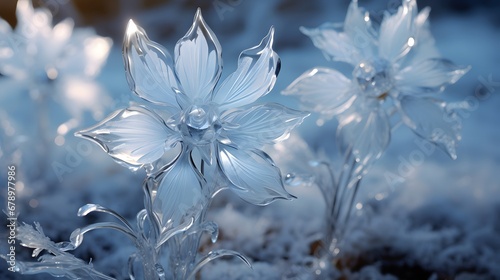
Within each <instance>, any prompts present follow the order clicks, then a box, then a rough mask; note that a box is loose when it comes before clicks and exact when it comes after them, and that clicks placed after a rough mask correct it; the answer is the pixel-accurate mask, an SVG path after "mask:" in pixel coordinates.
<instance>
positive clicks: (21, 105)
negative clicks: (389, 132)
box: [0, 0, 500, 279]
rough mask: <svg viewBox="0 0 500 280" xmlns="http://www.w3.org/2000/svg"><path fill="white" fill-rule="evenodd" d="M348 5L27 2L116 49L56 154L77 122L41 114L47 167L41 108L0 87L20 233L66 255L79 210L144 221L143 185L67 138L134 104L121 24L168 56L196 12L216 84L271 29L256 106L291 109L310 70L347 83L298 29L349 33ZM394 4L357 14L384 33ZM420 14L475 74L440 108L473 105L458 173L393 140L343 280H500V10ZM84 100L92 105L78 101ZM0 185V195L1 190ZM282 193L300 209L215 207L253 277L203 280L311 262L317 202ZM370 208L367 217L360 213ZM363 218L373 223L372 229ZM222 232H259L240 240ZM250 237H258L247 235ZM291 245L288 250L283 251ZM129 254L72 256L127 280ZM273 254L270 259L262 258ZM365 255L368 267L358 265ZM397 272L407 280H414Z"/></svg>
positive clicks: (447, 8) (449, 52)
mask: <svg viewBox="0 0 500 280" xmlns="http://www.w3.org/2000/svg"><path fill="white" fill-rule="evenodd" d="M349 3H350V2H349V1H347V0H338V1H331V0H314V1H299V0H269V1H249V0H209V1H201V0H198V1H196V0H188V1H181V0H170V1H167V0H144V1H141V0H137V1H132V0H106V1H102V0H33V4H34V6H35V7H45V8H47V9H48V10H50V12H51V13H52V14H53V16H54V24H55V23H57V22H60V21H61V20H63V19H65V18H68V17H71V18H73V19H74V21H75V26H76V27H77V28H87V27H90V28H94V29H95V30H96V32H97V34H98V35H100V36H105V37H109V38H111V39H112V40H113V47H112V49H111V52H110V55H109V58H108V61H107V63H106V64H105V66H104V68H103V69H102V71H101V74H100V75H99V76H98V77H97V78H96V80H95V83H96V85H98V89H96V87H87V88H85V90H87V94H89V95H92V96H93V99H92V100H93V101H92V102H94V103H93V104H95V106H94V107H95V108H99V113H98V114H96V113H95V112H94V111H93V110H92V109H90V110H88V111H86V112H85V113H84V114H83V117H82V120H81V122H80V123H79V124H78V126H75V127H71V128H70V129H69V130H68V131H65V133H64V141H62V142H61V138H59V140H56V139H57V136H58V135H60V133H58V128H59V127H60V124H61V123H64V122H66V121H67V120H68V119H70V118H71V117H70V116H68V113H66V112H64V110H62V109H60V104H58V103H57V102H55V103H53V104H52V103H51V104H50V105H49V106H48V107H47V108H48V110H49V115H50V122H51V125H50V126H49V128H48V130H49V132H48V134H49V135H51V136H50V137H51V138H50V139H52V140H53V141H52V142H49V143H45V144H44V145H45V146H44V147H46V149H47V151H48V152H47V153H46V154H45V155H44V156H40V154H39V153H38V152H35V151H33V150H32V149H31V148H32V147H33V146H34V145H38V144H34V143H36V142H37V132H36V131H37V128H36V126H35V125H34V121H33V120H34V119H36V116H37V115H36V114H35V112H36V104H33V101H32V100H31V99H30V98H29V95H27V94H25V93H22V92H20V89H19V88H20V87H18V84H16V83H14V82H12V81H11V80H10V79H9V78H8V77H2V76H0V122H2V123H3V125H2V126H1V127H2V129H3V130H4V132H3V136H2V134H1V133H0V141H1V142H0V144H1V145H2V146H1V150H0V152H2V151H3V153H0V160H1V166H2V168H3V167H4V166H6V165H8V164H11V162H12V161H13V160H16V157H17V158H22V159H18V160H19V161H18V162H19V170H21V171H22V173H21V175H20V176H21V178H19V180H20V181H21V183H20V184H18V185H17V186H18V200H17V206H18V209H19V211H20V216H19V219H20V220H22V221H25V222H28V223H31V222H33V221H39V222H40V223H41V225H42V226H43V227H44V229H45V231H46V234H47V235H48V236H50V237H51V238H52V239H53V240H57V241H62V240H67V239H68V237H69V234H70V233H71V231H72V230H73V229H75V228H76V227H79V226H82V225H84V224H86V223H89V222H94V221H96V220H99V219H100V218H99V217H94V216H92V217H89V218H78V217H76V212H77V209H78V208H79V207H80V206H82V205H83V204H85V203H99V204H102V205H105V206H107V207H109V208H112V209H114V210H116V211H117V212H119V213H121V214H122V215H123V216H125V217H126V218H128V219H129V220H133V219H134V218H135V214H136V213H137V212H138V211H139V210H140V209H141V208H142V198H140V199H138V197H142V193H141V188H140V187H141V184H142V180H143V178H144V176H145V174H144V173H143V172H141V171H139V172H137V173H132V172H130V171H128V170H127V169H125V168H124V167H121V166H119V165H118V164H116V163H115V162H113V160H112V159H111V158H110V157H109V156H107V155H106V154H105V153H104V152H103V151H102V150H101V149H99V148H98V147H97V146H96V145H94V144H88V143H86V142H85V141H83V140H81V139H77V138H75V137H73V136H72V135H73V133H74V131H77V130H79V129H83V128H87V127H89V126H91V125H94V124H95V123H97V122H98V121H100V120H102V119H103V118H104V116H107V115H109V114H110V113H111V112H113V111H114V110H117V109H120V108H125V107H127V104H128V103H129V101H133V100H135V99H134V97H132V93H131V92H130V90H129V88H128V85H127V82H126V80H125V72H124V68H123V62H122V57H121V43H122V38H123V34H124V31H125V27H126V23H127V21H128V20H129V19H133V20H134V21H135V22H136V24H138V25H140V26H142V27H143V28H144V29H145V30H146V31H147V33H148V35H149V37H150V38H151V39H152V40H154V41H157V42H159V43H160V44H162V45H164V46H165V47H166V48H167V49H168V50H169V51H171V52H172V50H173V48H174V46H175V43H176V42H177V40H178V39H179V38H181V37H182V36H183V35H184V34H185V33H186V31H187V30H188V29H189V27H190V25H191V23H192V19H193V16H194V14H195V11H196V9H197V8H198V7H200V8H201V9H202V13H203V16H204V18H205V21H206V22H207V23H208V25H209V26H210V27H211V29H212V30H213V31H214V33H215V34H216V35H217V37H218V39H219V41H220V43H221V46H222V49H223V60H224V72H223V75H222V79H224V77H226V76H227V75H229V74H230V73H232V72H233V71H234V70H235V69H236V63H237V57H238V55H239V53H240V52H241V51H242V50H244V49H246V48H249V47H252V46H255V45H257V44H258V43H259V42H260V40H261V39H262V38H263V37H264V36H265V35H266V34H267V32H268V30H269V28H270V27H271V26H274V27H275V28H276V35H275V44H274V49H275V51H276V52H277V53H278V54H279V55H280V57H281V60H282V67H281V72H280V75H279V77H278V81H277V83H276V85H275V87H274V90H273V91H272V92H271V93H270V94H269V95H268V96H266V97H265V98H264V100H265V101H273V102H280V103H283V104H285V105H287V106H289V107H292V108H298V107H299V105H298V103H297V102H296V101H295V100H293V99H292V98H289V97H285V96H282V95H280V91H282V90H283V89H284V88H286V87H287V86H288V85H289V84H290V83H291V82H292V81H293V80H294V79H295V78H296V77H298V76H299V75H300V74H302V73H303V72H305V71H306V70H308V69H310V68H312V67H316V66H324V67H331V68H337V69H340V70H341V71H343V72H344V73H346V75H350V71H351V70H352V69H350V68H349V67H347V66H346V65H343V64H341V63H334V62H330V61H327V60H326V59H325V58H324V57H323V55H322V53H321V51H319V50H318V49H316V48H315V47H314V46H313V45H312V43H311V41H310V40H309V38H307V37H306V36H305V35H303V34H301V33H300V31H299V27H300V26H305V27H316V26H318V25H320V24H322V23H324V22H328V21H330V22H343V20H344V17H345V14H346V11H347V7H348V5H349ZM400 4H401V1H397V0H387V1H374V0H360V1H359V5H360V6H362V7H365V8H366V9H367V10H369V11H370V12H371V13H372V15H373V16H374V19H375V20H377V19H378V20H380V19H381V18H382V15H383V12H384V11H389V12H394V11H396V9H397V7H398V6H399V5H400ZM418 6H419V8H420V9H422V8H423V7H426V6H430V7H431V14H430V23H431V32H432V34H433V35H434V37H435V39H436V44H437V47H438V49H439V51H440V52H441V54H442V56H443V57H444V58H448V59H450V60H451V61H453V62H454V63H456V64H458V65H471V66H472V69H471V71H470V72H469V73H467V74H466V75H465V76H464V77H463V78H462V79H461V80H459V81H458V82H457V83H456V84H454V85H452V86H449V87H448V88H447V90H446V91H445V92H444V93H442V95H440V96H439V97H440V98H443V99H445V100H447V101H458V102H461V101H469V102H472V103H473V104H474V106H473V107H471V108H470V109H469V110H466V111H463V112H461V113H460V117H461V120H462V126H463V132H462V135H463V137H462V142H461V143H460V144H459V148H458V155H459V158H458V159H457V160H455V161H452V160H451V159H449V158H448V157H447V156H446V154H445V153H444V152H442V151H439V150H436V151H435V152H432V153H430V154H429V155H427V154H426V156H425V158H423V159H422V160H418V161H415V159H414V158H412V155H413V154H415V151H419V149H421V148H420V146H419V145H418V144H417V143H416V142H415V141H414V139H415V137H414V135H413V134H412V132H411V131H409V129H407V128H405V127H399V128H398V129H397V130H396V131H395V132H393V137H392V141H391V144H390V146H389V149H388V150H387V152H386V153H385V154H384V156H383V157H382V158H381V159H380V160H379V161H378V162H377V163H376V164H375V165H374V167H373V168H372V170H371V171H370V173H369V174H368V175H367V177H366V179H365V181H364V182H363V184H362V187H361V189H362V191H361V194H360V195H359V203H361V205H364V204H365V203H367V201H368V202H370V201H372V203H375V202H373V201H374V200H373V198H374V197H377V194H382V197H383V198H386V199H383V200H382V199H380V200H382V201H378V202H376V203H375V204H370V203H367V204H366V205H367V207H365V208H363V207H360V208H359V209H358V210H360V213H361V212H362V211H365V212H364V213H365V215H361V214H360V216H363V217H362V218H359V221H363V222H359V223H356V222H354V223H353V225H352V227H353V229H352V232H353V234H352V235H351V236H352V238H351V239H350V241H349V242H351V243H352V244H351V245H352V248H353V249H351V255H352V258H353V259H355V260H357V262H356V264H357V266H356V265H355V266H353V267H352V268H351V269H352V271H353V273H354V274H352V275H353V279H355V275H357V276H359V277H361V276H360V275H364V274H363V273H367V274H366V275H369V274H370V273H375V274H373V275H379V276H382V275H386V276H387V275H392V276H394V277H396V278H399V279H429V278H431V277H434V278H432V279H454V277H457V278H456V279H498V278H500V267H499V266H500V265H499V264H500V255H499V254H500V183H499V182H500V172H499V171H500V148H499V145H500V127H499V120H500V109H499V108H500V97H499V96H498V95H499V93H500V71H499V67H500V51H499V50H500V16H499V15H500V1H495V0H479V1H472V0H458V1H452V0H445V1H430V0H425V1H418ZM15 8H16V1H15V0H2V1H0V17H2V18H3V19H5V20H6V21H7V22H8V23H9V24H11V26H12V27H15V26H16V15H15ZM82 94H86V93H85V91H84V92H83V93H82ZM71 106H72V105H71V104H69V107H71ZM316 119H317V116H315V115H312V116H311V117H309V118H308V119H307V120H306V121H305V123H304V124H303V125H302V126H301V127H300V128H299V129H298V131H299V134H300V135H301V137H302V138H304V140H305V141H306V142H307V146H308V148H309V149H310V150H312V151H318V150H319V151H326V152H327V153H328V154H334V155H335V149H336V148H335V126H336V122H335V121H333V120H332V121H330V122H327V123H326V124H325V125H324V126H322V127H318V126H316V123H315V122H316ZM7 123H8V124H7ZM9 129H10V130H9ZM9 131H11V133H9ZM12 131H13V132H12ZM9 151H10V155H9ZM12 155H14V156H12ZM16 155H17V156H16ZM42 155H43V153H42ZM333 160H334V161H338V158H333ZM277 161H278V162H279V159H278V160H277ZM16 162H17V161H16ZM285 164H286V163H285ZM387 171H390V172H392V173H396V174H398V177H399V178H398V180H388V179H387V178H388V176H387V174H388V173H387ZM283 172H288V170H284V171H283ZM3 173H5V172H3V171H2V174H1V176H0V179H2V181H1V182H2V183H1V184H3V182H6V180H5V176H4V175H5V174H3ZM40 173H42V175H40ZM289 191H290V192H291V193H292V194H295V195H297V196H298V197H299V199H298V200H297V201H296V202H293V203H288V204H287V203H286V202H283V203H282V202H279V203H275V204H273V205H271V206H268V207H266V208H258V207H253V206H250V205H247V204H245V203H244V202H241V201H240V200H238V199H237V198H234V197H232V196H231V195H230V194H227V195H225V196H223V197H222V198H221V199H220V201H218V202H217V203H215V204H214V206H213V208H214V210H213V211H212V213H211V214H210V217H211V218H213V219H214V220H215V221H216V222H218V223H219V224H220V225H221V232H222V235H221V239H222V240H221V242H219V243H221V244H222V245H223V246H224V247H225V248H228V249H233V250H240V251H242V252H243V253H245V254H247V255H249V256H250V257H251V258H252V259H254V260H255V261H256V263H257V265H256V267H255V269H254V271H253V272H242V271H246V270H244V269H242V267H241V266H239V264H232V263H231V261H227V262H226V261H225V260H224V261H221V262H220V263H218V264H213V265H212V266H210V267H209V268H207V269H204V273H202V279H239V278H241V279H256V278H261V279H279V276H280V275H282V274H283V272H284V271H286V269H287V265H289V263H290V262H293V261H294V260H297V259H300V258H303V257H304V256H306V255H307V254H308V247H307V243H306V246H305V247H304V246H302V245H299V243H301V242H302V241H300V240H302V239H303V240H309V239H310V235H311V234H313V233H314V232H315V230H316V231H317V229H318V228H319V227H320V226H321V221H322V220H321V218H322V217H321V213H322V211H323V210H322V209H321V207H323V206H322V205H321V203H319V204H317V203H315V201H321V198H319V197H318V195H319V193H318V192H317V190H313V189H307V188H306V189H300V188H298V189H290V190H289ZM300 195H302V197H303V198H301V196H300ZM5 196H6V191H2V193H1V197H2V202H1V203H0V205H3V203H4V202H5V201H6V198H5ZM378 197H379V198H380V197H381V196H378ZM376 200H379V199H376ZM377 203H378V204H377ZM368 207H371V208H370V209H366V208H368ZM3 208H4V207H2V209H3ZM304 212H306V213H312V214H311V215H312V217H311V215H310V216H306V215H303V213H304ZM285 213H288V214H285ZM301 213H302V216H301ZM294 215H297V216H294ZM367 217H371V218H370V219H369V221H368V222H367V221H366V220H365V219H367ZM384 219H387V220H384ZM229 221H241V223H245V224H251V225H256V227H255V228H253V229H252V228H251V227H250V228H247V227H245V226H243V227H241V225H240V226H238V225H237V223H236V222H235V223H232V222H229ZM245 229H246V230H248V231H252V230H253V231H254V232H252V233H249V232H244V230H245ZM269 230H271V231H269ZM450 231H451V232H452V233H450ZM269 232H271V233H269ZM367 232H371V235H370V234H367ZM388 232H392V234H393V235H391V234H390V233H388ZM224 234H225V235H226V238H224V237H223V236H224ZM256 236H257V238H256ZM388 236H389V237H390V238H389V237H388ZM403 236H406V237H407V239H404V238H403ZM290 237H292V238H291V239H292V241H286V240H288V239H290ZM86 238H87V237H86ZM308 238H309V239H308ZM299 239H300V240H299ZM3 240H6V239H5V238H4V237H3V231H2V240H0V243H1V246H2V247H0V248H2V250H3V248H4V247H3V246H5V245H6V244H5V243H6V242H4V241H3ZM256 240H257V241H256ZM293 240H295V241H293ZM297 240H298V241H297ZM481 240H482V241H481ZM127 242H128V241H127V240H125V239H122V238H121V237H117V238H115V237H114V234H113V238H110V237H109V234H108V235H106V232H104V233H97V232H96V233H93V234H91V235H89V238H88V240H87V239H86V241H85V242H84V245H83V247H82V248H80V249H79V251H78V252H77V255H78V257H81V258H82V259H85V260H89V259H92V260H93V263H94V264H95V265H96V267H98V268H99V269H101V270H102V271H104V272H105V273H107V274H108V275H113V276H115V277H118V276H119V275H124V268H123V267H124V264H125V263H126V261H127V257H128V255H129V253H130V251H131V248H130V247H131V246H130V244H129V243H127ZM269 242H274V244H275V246H269V245H268V243H269ZM368 243H370V244H368ZM123 244H127V246H124V245H123ZM377 244H378V245H377ZM408 244H409V245H408ZM422 244H430V245H429V247H426V248H428V250H426V251H425V250H423V249H422V250H420V251H419V249H418V247H419V246H422ZM278 245H279V246H278ZM283 246H285V247H286V246H288V247H289V249H288V251H287V250H284V251H283V250H282V249H280V248H282V247H283ZM301 246H302V247H301ZM377 246H378V247H377ZM384 246H385V247H384ZM270 248H272V249H270ZM290 248H291V249H290ZM387 248H389V249H387ZM391 248H392V251H391ZM18 250H19V252H20V253H19V259H23V260H28V259H30V256H29V255H30V252H29V251H27V250H25V251H22V249H21V248H20V246H18ZM384 250H386V251H384ZM381 251H383V252H385V253H381ZM2 252H3V251H2ZM391 252H392V253H394V252H396V253H394V254H395V255H396V256H399V257H401V258H403V259H404V258H407V259H410V260H411V262H410V261H409V262H407V263H405V264H404V265H401V264H400V263H394V262H391V261H387V260H388V259H389V260H390V259H391V258H394V255H393V254H392V253H391ZM360 255H364V256H365V258H364V259H362V260H361V258H359V256H360ZM104 256H106V257H104ZM366 256H367V257H366ZM452 256H454V257H452ZM426 258H427V259H429V260H428V261H427V260H426ZM424 260H425V261H424ZM408 263H411V264H408ZM229 264H230V265H229ZM0 266H1V267H2V272H0V278H2V279H50V277H48V276H44V275H42V276H20V275H13V274H10V273H9V272H6V269H5V267H6V266H5V263H3V262H1V264H0ZM364 267H369V268H370V269H364ZM372 268H373V269H374V270H375V272H374V271H373V269H372ZM405 270H406V271H407V270H409V271H413V272H414V273H413V274H412V275H408V274H405V272H404V271H405ZM245 273H248V275H246V274H245ZM356 273H358V274H356ZM377 273H378V274H377ZM299 274H300V273H299ZM410 274H411V273H410ZM370 275H371V274H370ZM458 276H460V277H465V278H458ZM244 277H249V278H244ZM276 277H278V278H276ZM384 277H385V276H384ZM412 277H413V278H412ZM467 277H471V278H467ZM474 277H476V278H474ZM119 279H123V278H119ZM290 279H301V278H300V277H298V276H297V278H290ZM375 279H377V278H375ZM388 279H391V278H388Z"/></svg>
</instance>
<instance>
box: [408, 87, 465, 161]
mask: <svg viewBox="0 0 500 280" xmlns="http://www.w3.org/2000/svg"><path fill="white" fill-rule="evenodd" d="M398 107H399V109H400V111H401V115H402V117H403V118H402V119H403V122H404V123H405V124H406V125H407V126H408V127H409V128H411V129H412V130H413V131H414V132H415V133H416V134H417V135H418V136H420V137H422V138H424V139H426V140H428V141H430V142H432V143H434V144H435V145H436V146H438V147H440V148H441V149H443V150H444V151H446V152H447V153H448V155H449V156H450V157H451V158H452V159H456V158H457V153H456V146H457V143H458V141H460V129H461V122H460V117H459V116H458V115H457V114H456V113H455V112H454V111H453V110H447V108H446V104H445V103H444V102H440V101H438V100H435V99H431V98H415V97H412V96H404V97H403V98H401V99H400V100H399V104H398Z"/></svg>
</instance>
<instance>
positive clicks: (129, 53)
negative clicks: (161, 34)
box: [123, 20, 177, 107]
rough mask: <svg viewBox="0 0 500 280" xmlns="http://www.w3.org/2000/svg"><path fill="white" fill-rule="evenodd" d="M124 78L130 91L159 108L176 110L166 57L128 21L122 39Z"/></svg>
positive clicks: (171, 73) (173, 79) (170, 66)
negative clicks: (166, 107)
mask: <svg viewBox="0 0 500 280" xmlns="http://www.w3.org/2000/svg"><path fill="white" fill-rule="evenodd" d="M123 61H124V65H125V76H126V78H127V83H128V85H129V88H130V90H132V91H133V92H134V93H135V94H136V95H137V96H139V97H140V98H142V99H144V100H146V101H148V102H151V103H154V104H159V105H167V106H174V107H175V106H176V105H177V103H176V100H175V92H174V90H173V88H174V87H176V86H177V80H176V77H175V73H174V69H173V68H174V65H173V64H174V63H173V60H172V57H171V56H170V53H169V52H168V51H167V50H166V49H165V48H164V47H163V46H161V45H160V44H158V43H156V42H154V41H151V40H150V39H149V37H148V35H147V33H146V31H145V30H144V29H142V28H141V27H140V26H138V25H136V24H135V23H134V21H133V20H129V22H128V24H127V30H126V32H125V36H124V39H123Z"/></svg>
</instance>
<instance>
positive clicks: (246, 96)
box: [77, 9, 307, 217]
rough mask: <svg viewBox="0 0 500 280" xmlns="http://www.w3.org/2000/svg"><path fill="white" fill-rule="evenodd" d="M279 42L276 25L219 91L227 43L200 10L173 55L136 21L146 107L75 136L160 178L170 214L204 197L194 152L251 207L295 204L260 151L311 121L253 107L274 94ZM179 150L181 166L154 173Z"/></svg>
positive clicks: (128, 47) (136, 75) (131, 53)
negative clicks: (283, 200)
mask: <svg viewBox="0 0 500 280" xmlns="http://www.w3.org/2000/svg"><path fill="white" fill-rule="evenodd" d="M273 36H274V30H273V28H271V30H270V32H269V34H268V35H267V36H266V37H264V39H263V40H262V41H261V43H260V44H259V45H258V46H255V47H253V48H250V49H247V50H245V51H243V52H242V53H241V54H240V56H239V61H238V68H237V70H236V71H235V72H234V73H232V74H231V75H229V76H228V77H227V78H226V79H225V80H224V81H223V82H222V83H221V84H220V85H219V86H218V87H216V85H217V83H218V81H219V78H220V76H221V72H222V57H221V46H220V44H219V41H218V40H217V37H216V36H215V34H214V33H213V32H212V30H211V29H210V28H209V27H208V26H207V25H206V23H205V21H204V20H203V17H202V15H201V12H200V10H199V9H198V11H197V13H196V15H195V17H194V21H193V24H192V26H191V28H190V29H189V31H188V32H187V33H186V35H185V36H184V37H183V38H181V39H180V40H179V41H178V42H177V44H176V46H175V51H174V57H173V58H172V57H171V55H170V54H169V52H168V51H167V50H166V49H165V48H163V47H162V46H161V45H159V44H157V43H155V42H153V41H151V40H150V39H149V38H148V36H147V34H146V32H145V31H144V30H143V29H142V28H141V27H139V26H137V25H136V24H134V22H133V21H130V22H129V24H128V27H127V31H126V35H125V39H124V46H123V54H124V61H125V68H126V77H127V81H128V84H129V86H130V88H131V90H132V91H133V92H134V93H135V94H137V95H138V96H139V97H140V98H142V99H144V100H145V101H146V104H147V105H145V106H132V107H130V108H127V109H124V110H120V111H117V112H115V113H114V114H112V115H111V116H109V117H108V118H107V119H105V120H104V121H102V122H101V123H99V124H97V125H96V126H94V127H92V128H90V129H87V130H84V131H81V132H79V133H78V134H77V135H79V136H82V137H85V138H88V139H91V140H93V141H95V142H97V144H99V145H100V146H101V147H102V148H103V149H104V150H105V151H106V152H107V153H108V154H109V155H110V156H111V157H113V158H114V159H115V160H116V161H118V162H119V163H121V164H124V165H125V166H127V167H129V168H131V169H133V170H137V169H138V168H140V167H144V168H145V169H146V170H147V171H148V172H149V173H150V175H152V176H153V174H155V172H158V171H161V173H162V174H163V175H164V176H163V179H162V180H161V182H160V185H159V187H158V191H157V193H156V197H157V198H160V200H162V203H161V204H162V205H163V207H162V208H163V211H161V212H162V213H163V214H164V215H165V216H166V217H171V216H172V215H174V213H171V212H175V211H178V210H177V208H179V207H182V206H183V205H193V204H195V203H196V201H197V200H199V199H201V197H202V190H201V189H202V188H203V187H202V185H203V184H202V183H201V182H203V181H204V180H205V179H206V178H204V174H200V172H199V169H200V168H196V166H195V165H194V164H195V163H194V162H193V161H194V160H193V158H195V154H196V155H198V157H197V158H201V159H202V161H203V162H204V163H206V164H208V166H214V164H215V165H216V166H217V170H219V171H221V174H223V176H224V177H225V178H226V179H227V181H228V183H229V184H230V189H232V190H233V191H234V192H235V193H236V194H237V195H239V196H240V197H241V198H243V199H244V200H246V201H248V202H251V203H254V204H257V205H265V204H268V203H270V202H271V201H273V200H275V199H277V198H286V199H288V198H291V195H290V194H288V193H287V192H286V191H285V189H284V187H283V183H282V178H281V175H280V171H279V169H278V168H277V167H276V166H275V165H274V163H273V161H272V160H271V158H270V157H269V156H268V155H267V154H265V153H264V152H263V151H261V150H260V148H261V146H263V145H264V144H270V143H274V142H275V141H278V140H281V139H283V138H285V137H287V136H288V134H289V132H290V131H291V130H292V129H293V128H294V127H295V126H297V125H298V124H300V123H301V122H302V120H303V119H304V118H305V117H306V116H307V114H304V113H302V112H299V111H294V110H291V109H288V108H286V107H284V106H282V105H279V104H261V105H253V104H252V103H253V102H254V101H256V100H257V99H259V98H260V97H262V96H264V95H266V94H267V93H268V92H269V91H270V90H271V89H272V88H273V86H274V83H275V81H276V78H277V75H278V72H279V69H280V59H279V57H278V55H277V54H276V53H275V52H274V51H273V49H272V44H273ZM179 144H180V147H181V148H180V149H179V148H178V146H179ZM175 148H177V149H175ZM179 150H180V152H176V151H179ZM171 152H175V154H176V160H175V161H174V162H173V163H171V164H169V165H167V168H166V169H165V170H162V169H158V168H156V166H157V165H158V162H160V161H161V160H162V157H164V156H165V155H166V154H168V153H171ZM200 184H202V185H200ZM169 213H170V214H169Z"/></svg>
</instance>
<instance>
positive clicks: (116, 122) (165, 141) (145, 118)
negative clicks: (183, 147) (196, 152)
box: [76, 107, 180, 170]
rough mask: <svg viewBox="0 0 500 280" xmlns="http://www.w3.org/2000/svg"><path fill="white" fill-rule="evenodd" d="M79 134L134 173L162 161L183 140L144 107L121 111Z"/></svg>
mask: <svg viewBox="0 0 500 280" xmlns="http://www.w3.org/2000/svg"><path fill="white" fill-rule="evenodd" d="M76 135H77V136H79V137H83V138H87V139H89V140H92V141H94V142H96V143H97V144H98V145H99V146H101V148H103V149H104V151H106V152H107V153H108V154H109V155H110V156H112V157H113V158H114V159H115V160H116V161H117V162H118V163H120V164H123V165H124V166H126V167H128V168H130V169H132V170H137V169H138V168H140V167H141V166H143V165H145V164H149V163H153V162H154V161H156V160H158V159H159V158H160V157H161V156H162V155H163V154H164V153H165V151H166V150H168V149H170V148H171V147H172V146H173V145H175V143H176V142H177V141H178V140H179V137H180V136H179V135H177V134H175V133H174V132H173V131H172V130H170V129H169V128H168V127H167V126H166V125H165V123H164V122H163V120H162V119H161V118H160V117H158V116H157V115H156V114H155V113H153V112H151V111H149V110H147V109H144V108H142V107H131V108H128V109H125V110H120V111H117V112H115V113H114V114H112V115H111V116H109V117H108V118H106V119H105V120H103V121H102V122H101V123H99V124H97V125H96V126H94V127H91V128H89V129H86V130H83V131H80V132H78V133H76Z"/></svg>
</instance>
